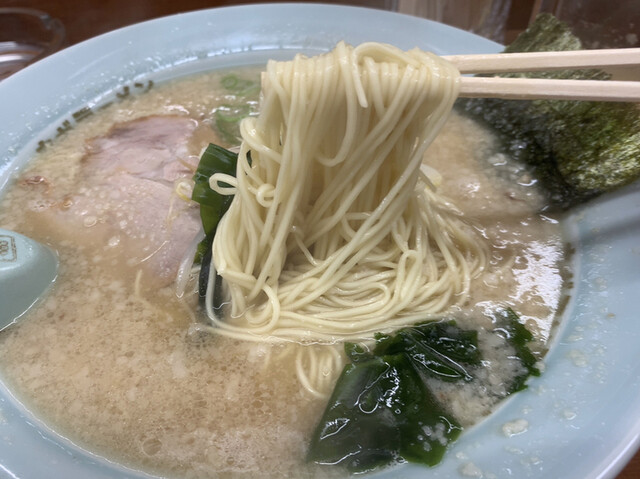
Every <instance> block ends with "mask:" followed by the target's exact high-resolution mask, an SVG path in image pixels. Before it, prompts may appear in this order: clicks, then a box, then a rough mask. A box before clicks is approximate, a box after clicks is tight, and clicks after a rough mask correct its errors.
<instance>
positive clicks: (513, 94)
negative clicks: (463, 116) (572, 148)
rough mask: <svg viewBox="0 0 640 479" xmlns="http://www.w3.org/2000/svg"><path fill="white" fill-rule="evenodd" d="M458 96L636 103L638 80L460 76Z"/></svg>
mask: <svg viewBox="0 0 640 479" xmlns="http://www.w3.org/2000/svg"><path fill="white" fill-rule="evenodd" d="M459 95H460V96H461V97H466V98H504V99H508V100H509V99H510V100H544V99H547V100H586V101H621V102H640V82H636V81H606V80H605V81H598V80H547V79H539V78H500V77H461V78H460V94H459Z"/></svg>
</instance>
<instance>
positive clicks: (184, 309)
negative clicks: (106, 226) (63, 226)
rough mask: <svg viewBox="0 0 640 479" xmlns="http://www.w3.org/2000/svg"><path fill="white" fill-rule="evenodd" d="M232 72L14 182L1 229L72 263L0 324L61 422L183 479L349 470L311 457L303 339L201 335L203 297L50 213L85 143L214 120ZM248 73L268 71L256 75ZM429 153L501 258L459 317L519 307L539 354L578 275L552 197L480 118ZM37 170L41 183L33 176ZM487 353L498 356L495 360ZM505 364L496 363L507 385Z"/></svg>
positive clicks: (7, 373)
mask: <svg viewBox="0 0 640 479" xmlns="http://www.w3.org/2000/svg"><path fill="white" fill-rule="evenodd" d="M224 75H225V73H217V72H213V73H206V74H199V75H196V76H193V77H190V78H186V79H181V80H176V81H174V82H170V83H167V84H163V85H158V86H154V88H152V89H151V90H150V91H148V92H146V93H144V94H139V95H131V96H130V97H128V98H125V99H124V100H122V101H119V102H117V103H115V104H113V105H110V106H108V107H106V108H104V109H102V110H101V111H99V112H97V113H96V114H94V115H92V116H91V117H88V118H86V119H84V120H83V121H82V122H80V123H78V125H77V126H76V127H75V128H74V129H73V130H71V131H69V132H67V133H66V134H65V135H63V136H61V137H60V138H58V139H56V140H55V141H54V142H53V143H52V144H51V145H50V146H48V147H47V148H46V150H45V151H43V152H42V153H40V154H38V155H37V157H36V158H34V160H33V161H32V162H31V163H30V165H29V167H28V168H27V170H26V171H23V172H22V173H21V176H20V177H19V178H17V179H16V181H14V182H13V185H12V186H11V187H10V188H9V190H8V192H7V193H6V194H5V195H4V196H3V200H2V203H1V204H0V224H1V225H2V226H3V227H5V228H8V229H13V230H15V231H18V232H20V233H23V234H25V235H28V236H30V237H33V238H34V239H37V240H39V241H42V242H44V243H47V244H50V245H51V246H52V247H53V248H54V249H55V250H56V251H57V252H58V254H59V258H60V271H59V277H58V279H57V281H56V283H55V285H54V287H53V289H52V291H51V292H50V293H49V294H48V295H47V296H46V297H45V298H44V299H43V300H42V301H41V302H40V303H39V304H38V305H37V307H35V308H34V309H33V310H32V311H30V312H29V313H28V315H27V316H26V317H25V318H24V319H23V320H21V321H20V322H19V324H16V325H14V326H12V327H10V328H8V329H7V330H5V331H2V332H1V333H0V367H1V368H2V376H3V378H4V379H5V381H6V382H7V383H8V384H9V386H10V387H11V389H12V390H13V391H14V392H15V394H16V395H17V396H18V397H19V398H20V400H21V401H23V402H24V404H26V405H27V407H28V408H30V409H31V410H33V411H34V413H35V414H36V415H37V416H38V417H40V418H42V419H43V420H44V421H45V422H46V423H47V424H48V425H50V426H51V427H52V428H53V429H54V430H56V431H57V432H59V433H60V434H62V435H64V436H67V437H69V438H70V439H72V440H73V441H74V442H76V443H78V444H80V445H81V446H83V447H85V448H87V449H88V450H90V451H92V452H94V453H97V454H99V455H103V456H105V457H107V458H109V459H110V460H114V461H116V462H120V463H122V464H124V465H127V466H130V467H133V468H140V469H143V470H145V471H149V472H151V473H156V474H162V475H167V476H170V477H198V478H199V477H236V476H246V477H255V476H256V474H258V473H259V474H260V476H261V477H305V476H307V477H323V476H332V475H334V474H339V471H338V472H336V471H327V470H325V469H320V468H317V467H314V466H310V465H308V464H306V463H305V461H304V457H305V452H306V446H307V444H308V442H309V439H310V436H311V433H312V431H313V428H314V427H315V425H316V423H317V421H318V420H319V418H320V415H321V414H322V411H323V409H324V406H325V401H324V400H322V399H317V398H314V397H312V396H310V395H309V394H307V392H306V391H305V390H304V388H303V387H302V386H301V385H300V383H299V381H298V379H297V377H296V372H295V367H294V364H293V361H292V360H291V357H292V354H291V350H292V349H295V348H299V347H304V346H299V345H287V346H277V345H276V346H270V345H265V344H260V343H246V342H240V341H236V340H233V339H229V338H225V337H221V336H217V335H214V334H210V333H208V332H206V331H203V330H202V329H200V328H199V327H198V324H199V323H200V322H201V321H203V318H202V317H201V313H200V311H199V310H198V307H197V304H196V301H194V299H193V297H191V296H189V295H187V296H186V297H183V298H178V297H177V296H176V294H175V286H174V285H168V286H163V287H161V288H157V287H152V286H151V285H150V284H147V283H146V281H147V280H148V278H146V277H145V276H144V275H142V277H140V275H139V274H138V271H137V269H136V267H135V265H128V264H126V262H124V263H123V261H122V258H121V257H120V256H121V254H119V250H118V246H117V244H108V243H107V244H96V243H92V242H82V241H81V240H80V241H73V240H70V239H69V238H67V237H61V236H60V235H59V234H58V232H57V231H54V230H52V229H51V228H48V227H47V224H46V223H45V222H41V221H38V215H39V208H40V207H41V205H42V204H43V202H46V198H47V188H49V187H51V185H53V187H55V188H56V189H57V190H58V191H68V192H70V193H72V192H74V191H75V190H77V189H79V188H82V187H85V186H86V185H82V184H77V181H78V171H79V169H80V168H81V164H82V161H83V156H84V155H85V148H86V141H87V139H88V138H92V137H96V136H101V135H105V134H106V133H107V132H108V131H109V130H110V129H111V127H112V126H113V125H114V124H116V123H119V122H125V121H131V120H134V119H135V118H143V117H146V116H149V115H177V116H188V117H190V118H193V119H194V120H195V121H197V122H198V124H199V128H203V129H208V128H209V126H210V125H211V126H214V125H213V124H214V123H215V122H214V120H213V118H215V114H214V112H215V110H216V109H217V108H218V107H220V106H221V105H227V104H228V103H229V101H230V98H229V96H228V92H226V91H225V90H224V89H222V87H221V86H220V84H221V82H222V78H223V76H224ZM238 75H239V76H240V77H241V78H252V79H255V78H257V76H258V70H243V71H241V72H239V73H238ZM221 136H222V135H220V134H218V133H215V132H214V133H211V134H207V135H203V137H202V141H201V142H200V143H198V141H196V142H194V144H193V145H192V146H191V151H189V152H188V154H189V156H191V157H193V156H196V155H197V154H198V152H199V150H200V148H201V146H202V144H201V143H202V142H203V141H204V140H206V141H210V140H211V138H213V139H214V140H215V138H216V137H217V138H218V140H219V141H220V142H221V143H223V144H224V142H225V139H224V138H223V137H221ZM427 154H428V155H429V158H430V160H429V161H430V163H429V164H430V165H431V166H433V167H434V168H435V169H436V170H438V172H439V173H440V174H441V175H442V184H441V185H440V186H439V189H440V191H441V192H442V194H444V195H445V196H447V197H449V198H451V199H452V200H453V201H454V203H455V204H456V205H457V206H458V208H459V209H460V210H461V211H462V212H464V213H465V215H466V216H467V217H468V218H469V219H470V221H471V222H472V223H473V224H474V225H476V226H477V227H478V228H480V229H481V230H482V231H483V235H484V236H485V237H486V238H488V239H489V241H490V242H491V243H492V244H493V245H494V248H493V259H492V262H493V263H494V264H493V266H494V268H492V269H491V271H490V272H488V273H487V274H484V275H483V276H481V277H480V278H478V279H477V280H476V281H475V282H474V284H473V287H472V289H471V300H470V302H469V304H468V305H467V306H466V307H465V309H464V310H460V311H455V312H454V314H455V316H456V318H457V319H458V321H459V323H460V324H461V325H462V326H465V327H474V328H479V329H481V330H482V328H489V327H490V325H491V319H490V316H489V315H488V314H487V311H489V310H491V309H492V308H495V307H496V305H509V306H511V307H512V308H513V309H514V310H515V311H517V312H518V313H519V314H520V315H521V318H522V319H523V321H524V322H525V323H526V325H527V327H528V328H529V329H530V330H531V331H532V332H533V334H534V336H535V342H534V348H535V349H536V350H537V352H538V353H539V354H541V355H542V354H543V353H544V351H545V349H546V347H547V344H548V341H549V338H550V335H551V333H552V330H553V324H554V321H555V318H556V314H557V311H558V308H559V305H560V304H561V302H562V297H563V277H564V276H566V270H565V266H564V258H563V256H564V244H563V240H562V237H561V233H560V227H559V224H558V222H557V221H556V220H555V219H553V218H552V217H551V216H549V215H542V214H540V213H539V212H540V211H542V209H543V206H544V197H543V196H542V195H541V194H540V193H539V192H538V191H537V189H536V187H535V182H534V181H533V179H532V178H531V177H529V175H528V173H527V172H526V170H525V169H523V168H521V167H520V166H518V165H516V164H513V163H512V162H510V160H509V158H506V157H505V156H504V155H502V154H501V153H499V152H498V150H497V148H496V145H495V142H494V139H493V138H492V137H491V135H490V134H489V133H488V132H487V131H486V130H485V129H484V128H483V127H481V126H479V125H477V124H476V123H474V122H473V121H472V120H470V119H468V118H466V117H464V116H462V115H460V114H458V113H455V112H454V113H453V114H452V116H451V118H450V119H449V121H448V123H447V124H446V125H445V127H444V130H443V131H442V132H441V134H440V135H439V136H438V138H437V139H436V141H435V143H434V144H433V145H432V146H431V147H430V149H429V152H428V153H427ZM33 178H42V179H43V180H42V183H43V184H41V185H39V186H36V187H34V185H33V184H32V183H33V182H31V183H29V181H26V180H29V179H33ZM44 183H46V184H44ZM25 205H26V206H25ZM25 209H26V210H27V212H26V213H25V212H24V211H25ZM84 227H86V228H91V227H93V225H90V224H87V225H85V226H84ZM483 338H484V339H483ZM480 339H481V341H485V343H486V344H490V340H489V339H487V338H486V337H485V336H483V335H482V334H481V338H480ZM490 350H491V348H490V347H487V351H486V354H487V355H488V356H487V360H493V359H492V357H491V354H492V353H491V351H490ZM505 369H508V368H505ZM507 373H508V372H507V371H504V370H502V369H501V368H500V367H499V366H496V367H495V368H494V371H493V373H492V374H494V375H495V377H494V378H492V379H491V381H490V382H491V383H495V385H496V386H495V387H496V389H498V388H499V385H500V383H501V374H507ZM441 398H443V399H444V400H446V401H448V402H449V403H450V409H451V410H452V411H453V412H454V414H455V415H456V417H458V419H459V420H460V422H461V423H463V424H464V425H470V424H472V423H474V422H476V421H477V420H479V419H480V418H481V417H483V416H484V415H486V414H488V413H489V411H490V409H491V407H492V406H493V404H494V402H495V399H492V398H493V396H492V395H491V394H482V393H481V392H479V391H477V390H475V391H474V390H473V389H471V390H466V391H463V392H460V391H449V390H443V391H442V392H441Z"/></svg>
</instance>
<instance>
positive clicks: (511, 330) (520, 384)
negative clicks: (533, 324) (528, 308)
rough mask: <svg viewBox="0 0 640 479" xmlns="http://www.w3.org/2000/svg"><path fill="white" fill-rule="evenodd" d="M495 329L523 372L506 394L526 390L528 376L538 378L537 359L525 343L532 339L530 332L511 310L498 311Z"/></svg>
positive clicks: (513, 381) (513, 380)
mask: <svg viewBox="0 0 640 479" xmlns="http://www.w3.org/2000/svg"><path fill="white" fill-rule="evenodd" d="M495 318H496V327H495V329H494V330H493V331H494V333H497V334H499V335H500V336H502V337H503V338H504V339H505V340H506V341H507V342H508V343H509V344H510V345H511V346H512V347H513V349H514V350H515V354H516V357H517V358H518V359H519V360H520V362H521V363H522V366H523V372H522V373H520V374H518V375H516V376H515V377H514V378H513V379H512V381H511V384H510V385H509V388H508V391H507V392H508V394H511V393H515V392H518V391H522V390H523V389H526V387H527V385H526V382H527V379H529V376H540V370H539V369H538V368H537V367H536V363H537V362H538V359H537V358H536V357H535V355H534V354H533V353H532V352H531V350H530V349H529V346H527V343H529V342H530V341H531V340H532V339H533V335H532V334H531V332H530V331H529V330H528V329H527V328H526V327H525V326H524V325H523V324H522V323H520V320H519V318H518V315H517V314H516V313H515V312H514V311H513V310H512V309H511V308H507V309H504V310H500V311H498V312H497V313H496V314H495Z"/></svg>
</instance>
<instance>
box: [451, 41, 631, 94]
mask: <svg viewBox="0 0 640 479" xmlns="http://www.w3.org/2000/svg"><path fill="white" fill-rule="evenodd" d="M443 58H444V59H446V60H448V61H450V62H451V63H453V64H454V65H455V66H456V67H457V68H458V70H460V73H462V74H467V73H514V72H531V71H543V70H575V69H589V68H603V67H605V68H606V67H625V66H626V67H629V66H639V65H640V48H622V49H605V50H576V51H566V52H531V53H498V54H487V55H450V56H445V57H443ZM460 80H461V82H460V96H462V97H467V98H478V97H484V98H506V99H555V100H592V101H622V102H640V82H637V81H599V80H554V79H537V78H500V77H464V76H463V77H461V79H460Z"/></svg>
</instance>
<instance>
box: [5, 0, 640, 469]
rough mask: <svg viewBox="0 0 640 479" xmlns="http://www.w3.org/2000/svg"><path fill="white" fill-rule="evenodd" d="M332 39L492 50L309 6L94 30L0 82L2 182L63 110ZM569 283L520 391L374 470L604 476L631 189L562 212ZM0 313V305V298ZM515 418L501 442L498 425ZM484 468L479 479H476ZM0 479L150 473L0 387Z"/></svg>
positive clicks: (611, 434) (633, 343) (639, 208)
mask: <svg viewBox="0 0 640 479" xmlns="http://www.w3.org/2000/svg"><path fill="white" fill-rule="evenodd" d="M339 40H346V41H347V42H349V43H351V44H359V43H361V42H364V41H381V42H387V43H392V44H394V45H396V46H398V47H400V48H403V49H409V48H412V47H415V46H417V47H420V48H422V49H426V50H431V51H434V52H435V53H438V54H455V53H486V52H495V51H497V50H499V49H500V47H499V45H497V44H495V43H493V42H490V41H488V40H485V39H483V38H480V37H477V36H474V35H471V34H469V33H466V32H463V31H460V30H456V29H454V28H450V27H447V26H444V25H440V24H437V23H433V22H429V21H426V20H422V19H419V18H414V17H409V16H405V15H399V14H394V13H389V12H384V11H378V10H368V9H360V8H353V7H338V6H327V5H312V4H306V5H303V4H281V5H278V4H272V5H259V6H255V5H254V6H241V7H231V8H223V9H213V10H206V11H200V12H193V13H188V14H182V15H176V16H172V17H167V18H162V19H159V20H154V21H150V22H146V23H142V24H138V25H134V26H131V27H127V28H124V29H121V30H117V31H114V32H111V33H108V34H106V35H102V36H100V37H97V38H94V39H92V40H89V41H86V42H84V43H81V44H79V45H76V46H74V47H72V48H69V49H67V50H64V51H61V52H59V53H57V54H55V55H53V56H51V57H48V58H46V59H44V60H42V61H40V62H38V63H36V64H35V65H32V66H30V67H28V68H26V69H25V70H23V71H21V72H19V73H17V74H15V75H14V76H12V77H10V78H9V79H7V80H5V81H3V82H2V83H0V188H4V187H6V185H7V182H8V181H9V179H10V177H11V175H12V174H13V173H14V172H15V171H16V170H18V169H19V168H20V167H21V166H22V165H24V164H25V162H27V161H28V160H29V158H31V157H32V155H33V153H34V151H35V150H36V148H37V146H38V142H39V141H44V140H46V139H48V138H52V137H53V136H55V134H56V130H57V128H58V127H64V126H65V125H66V124H65V121H68V122H69V124H71V125H73V123H74V116H73V113H76V112H79V111H81V109H83V108H85V107H91V106H93V105H97V104H100V103H103V102H105V101H108V100H109V98H111V97H113V96H115V94H116V93H117V92H119V91H122V88H123V87H125V86H128V87H129V88H130V89H135V88H138V87H136V84H138V83H140V84H144V83H145V82H146V81H148V80H150V79H151V80H154V81H161V80H162V79H166V78H170V77H175V76H179V75H183V74H186V73H190V72H195V71H199V70H204V69H210V68H221V67H229V66H234V65H243V64H256V63H259V62H264V61H265V60H266V59H267V58H269V57H271V58H277V59H286V58H291V57H292V56H293V55H294V53H296V52H299V51H304V52H306V53H314V52H320V51H325V50H329V49H331V48H332V47H333V46H334V45H335V44H336V43H337V42H338V41H339ZM564 229H565V232H566V235H567V238H568V239H569V240H570V241H571V242H572V243H573V245H574V246H575V248H576V254H575V255H574V257H573V260H572V261H573V263H574V273H575V277H574V282H575V289H574V290H573V292H572V299H571V301H570V303H569V305H568V307H567V308H566V310H565V311H564V313H563V317H562V324H561V326H560V328H559V329H558V331H557V333H556V337H555V340H554V342H553V347H552V349H551V351H550V352H549V354H548V355H547V357H546V361H545V362H546V371H545V372H544V374H543V375H542V377H540V378H535V379H534V380H533V381H531V383H530V387H529V389H528V390H526V391H524V392H522V393H519V394H517V395H515V396H514V397H512V398H511V399H510V400H508V401H507V402H506V403H505V404H503V405H502V407H501V408H500V409H499V410H498V411H496V412H495V414H493V415H492V416H491V417H489V418H488V419H487V420H485V421H483V422H482V423H480V424H478V425H477V426H475V427H473V428H471V429H470V430H468V431H466V432H465V433H464V434H463V436H462V438H461V439H460V440H459V441H458V442H457V443H456V444H455V445H454V446H453V447H452V448H451V450H450V451H449V452H448V454H447V455H446V457H445V460H444V461H443V462H442V464H440V465H439V466H437V467H435V468H432V469H427V468H422V467H415V466H406V467H399V468H396V469H393V470H390V471H386V472H383V473H380V474H374V476H375V477H378V476H379V477H403V478H417V477H433V478H459V477H464V476H465V475H466V476H467V477H469V475H471V476H472V477H485V478H491V477H500V478H502V477H516V478H527V477H535V478H560V477H561V478H576V479H585V478H601V477H603V478H605V477H614V476H615V475H616V473H617V472H618V471H619V470H620V469H621V468H622V466H623V465H624V463H625V462H626V460H627V459H629V458H630V457H631V456H632V454H633V453H634V452H635V450H636V448H637V446H638V434H639V432H640V347H638V345H639V344H640V315H639V314H638V311H639V309H640V241H639V238H640V183H636V184H635V185H632V186H631V187H629V188H627V189H625V190H624V191H621V192H619V193H618V194H615V195H611V196H608V197H605V198H601V199H600V200H598V201H596V202H593V203H590V204H589V205H587V206H585V207H584V208H581V209H580V210H579V211H576V212H574V213H573V214H572V215H571V216H570V217H569V218H568V219H567V220H566V221H565V223H564ZM0 307H1V305H0ZM516 419H524V420H526V422H527V424H528V427H527V428H526V431H524V432H522V433H521V434H518V435H515V436H511V437H507V436H505V435H504V434H503V432H502V426H503V425H504V424H505V423H508V422H510V421H513V420H516ZM480 474H482V476H480ZM0 477H7V478H16V477H19V478H40V477H65V478H68V479H80V478H87V477H91V478H105V479H113V478H116V477H118V478H122V477H148V476H146V475H145V474H144V473H140V472H137V471H132V470H128V469H125V468H123V467H121V466H119V465H116V464H113V463H110V462H109V461H108V460H106V459H103V458H101V457H98V456H95V455H92V454H91V453H89V452H86V451H83V450H82V449H80V448H79V447H77V446H75V445H74V444H72V443H71V442H70V441H68V440H67V439H64V438H62V437H60V436H58V435H57V434H55V432H53V431H51V430H49V429H48V428H47V427H46V426H45V425H44V424H42V423H41V422H40V420H39V419H37V418H36V417H35V416H34V415H33V414H32V413H31V412H29V411H27V410H26V409H25V408H24V407H23V406H22V405H21V404H20V403H19V402H18V401H16V400H15V398H14V397H13V396H12V395H11V392H10V391H8V390H7V388H6V387H4V386H0Z"/></svg>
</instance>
